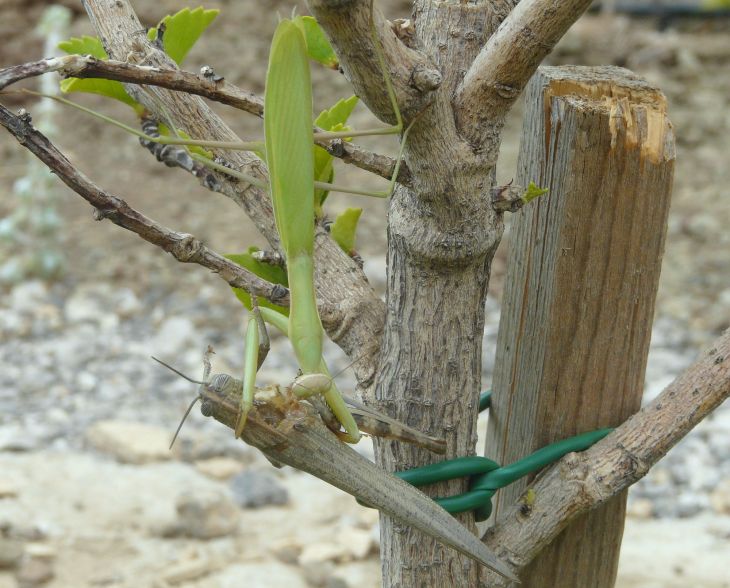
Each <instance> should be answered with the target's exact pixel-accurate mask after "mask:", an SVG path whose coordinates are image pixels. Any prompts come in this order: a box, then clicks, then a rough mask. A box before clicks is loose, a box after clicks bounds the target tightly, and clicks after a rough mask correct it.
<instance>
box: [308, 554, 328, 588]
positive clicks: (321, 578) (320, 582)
mask: <svg viewBox="0 0 730 588" xmlns="http://www.w3.org/2000/svg"><path fill="white" fill-rule="evenodd" d="M301 570H302V573H303V574H304V577H305V579H306V580H307V584H309V585H310V586H314V587H317V588H327V585H328V584H329V581H330V579H331V578H332V576H333V575H334V572H335V566H334V564H333V563H332V562H331V561H321V562H317V563H308V564H303V565H302V566H301Z"/></svg>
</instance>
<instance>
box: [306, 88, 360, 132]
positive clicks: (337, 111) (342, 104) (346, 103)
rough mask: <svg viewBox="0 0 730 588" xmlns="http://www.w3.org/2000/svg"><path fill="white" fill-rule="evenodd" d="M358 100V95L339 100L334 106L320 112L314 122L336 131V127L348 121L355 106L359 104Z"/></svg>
mask: <svg viewBox="0 0 730 588" xmlns="http://www.w3.org/2000/svg"><path fill="white" fill-rule="evenodd" d="M357 101H358V97H357V96H350V97H349V98H343V99H342V100H338V101H337V102H336V103H335V104H334V106H332V107H331V108H328V109H326V110H323V111H322V112H320V113H319V116H317V118H316V119H315V121H314V124H315V125H317V126H318V127H320V128H321V129H324V130H325V131H334V130H335V128H334V127H336V126H342V125H344V124H345V123H346V122H347V119H348V118H350V115H351V114H352V111H353V110H354V109H355V106H357Z"/></svg>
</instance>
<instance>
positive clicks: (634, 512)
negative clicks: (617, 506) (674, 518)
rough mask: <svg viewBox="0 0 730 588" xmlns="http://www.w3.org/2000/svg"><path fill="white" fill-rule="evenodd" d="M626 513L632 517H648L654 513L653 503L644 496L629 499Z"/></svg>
mask: <svg viewBox="0 0 730 588" xmlns="http://www.w3.org/2000/svg"><path fill="white" fill-rule="evenodd" d="M627 514H628V516H630V517H631V518H634V519H650V518H651V516H652V515H653V514H654V504H653V503H652V501H651V500H647V499H646V498H636V499H635V500H630V501H629V504H628V508H627Z"/></svg>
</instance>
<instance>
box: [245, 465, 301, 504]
mask: <svg viewBox="0 0 730 588" xmlns="http://www.w3.org/2000/svg"><path fill="white" fill-rule="evenodd" d="M231 491H232V492H233V500H234V501H235V503H236V504H237V505H238V506H240V507H241V508H260V507H262V506H271V505H275V506H280V505H284V504H287V503H288V502H289V491H288V490H287V489H286V488H285V487H284V486H282V485H281V484H280V483H279V481H278V480H277V479H276V478H275V477H274V476H272V475H271V474H269V473H268V472H264V471H259V470H249V471H245V472H241V473H240V474H238V475H237V476H236V477H235V478H233V480H232V481H231Z"/></svg>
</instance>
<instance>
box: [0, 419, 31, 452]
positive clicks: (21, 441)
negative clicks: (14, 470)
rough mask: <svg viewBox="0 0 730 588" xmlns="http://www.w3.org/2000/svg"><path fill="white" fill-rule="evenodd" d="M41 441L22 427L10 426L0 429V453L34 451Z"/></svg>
mask: <svg viewBox="0 0 730 588" xmlns="http://www.w3.org/2000/svg"><path fill="white" fill-rule="evenodd" d="M40 445H41V440H40V439H39V438H38V437H37V435H36V434H35V433H34V432H30V431H28V430H27V429H25V428H24V427H20V426H17V425H10V426H7V427H2V428H0V451H17V452H23V451H35V450H36V449H38V448H39V447H40Z"/></svg>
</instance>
